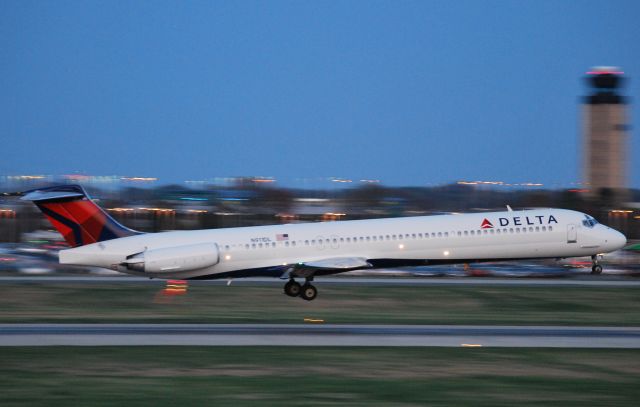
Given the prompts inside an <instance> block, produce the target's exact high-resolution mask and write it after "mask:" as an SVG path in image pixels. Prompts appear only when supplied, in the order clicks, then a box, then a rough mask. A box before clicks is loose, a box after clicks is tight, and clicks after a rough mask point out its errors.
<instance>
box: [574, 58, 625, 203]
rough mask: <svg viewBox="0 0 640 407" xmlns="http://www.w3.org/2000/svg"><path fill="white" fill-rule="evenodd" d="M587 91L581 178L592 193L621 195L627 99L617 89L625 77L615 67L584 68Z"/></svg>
mask: <svg viewBox="0 0 640 407" xmlns="http://www.w3.org/2000/svg"><path fill="white" fill-rule="evenodd" d="M586 80H587V83H588V84H589V88H590V91H591V93H590V94H589V95H588V96H586V97H585V98H584V101H583V137H584V150H583V173H582V178H583V182H585V183H586V184H587V185H586V187H587V188H588V189H589V190H590V191H591V194H592V196H601V195H602V194H603V193H605V191H608V192H609V193H610V194H612V195H614V196H617V197H622V196H624V195H625V189H626V187H627V156H628V143H627V127H628V126H627V114H626V104H627V100H626V98H625V97H624V96H621V95H620V94H619V93H618V91H619V89H620V88H621V87H622V85H623V82H624V80H625V78H624V73H623V72H622V71H621V70H620V69H619V68H616V67H595V68H592V69H591V71H589V72H587V77H586Z"/></svg>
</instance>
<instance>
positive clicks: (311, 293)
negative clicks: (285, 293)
mask: <svg viewBox="0 0 640 407" xmlns="http://www.w3.org/2000/svg"><path fill="white" fill-rule="evenodd" d="M317 296H318V290H317V289H316V288H315V287H314V286H312V285H311V284H309V283H306V284H305V285H303V286H302V291H301V292H300V297H302V299H305V300H307V301H311V300H313V299H314V298H316V297H317Z"/></svg>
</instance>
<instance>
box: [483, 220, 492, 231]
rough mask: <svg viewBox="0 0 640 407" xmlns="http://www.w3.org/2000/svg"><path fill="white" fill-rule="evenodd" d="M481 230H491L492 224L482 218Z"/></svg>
mask: <svg viewBox="0 0 640 407" xmlns="http://www.w3.org/2000/svg"><path fill="white" fill-rule="evenodd" d="M480 228H481V229H493V224H492V223H491V222H489V219H487V218H484V220H483V221H482V224H481V225H480Z"/></svg>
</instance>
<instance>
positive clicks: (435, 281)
mask: <svg viewBox="0 0 640 407" xmlns="http://www.w3.org/2000/svg"><path fill="white" fill-rule="evenodd" d="M285 282H286V281H283V280H281V279H278V278H268V277H252V278H241V279H235V280H231V282H230V281H229V280H191V281H189V285H191V286H206V285H227V284H233V285H277V286H281V285H283V284H284V283H285ZM15 283H28V284H30V283H46V284H106V283H113V284H141V285H144V284H152V285H158V286H162V285H165V284H166V280H159V279H149V278H143V277H127V276H112V277H103V276H5V277H0V285H2V284H15ZM314 284H317V285H318V286H321V285H323V284H331V285H361V286H375V285H380V286H416V285H418V286H438V285H478V286H490V285H499V286H581V287H640V280H638V279H637V278H625V277H604V276H595V277H591V276H582V277H575V278H494V277H462V278H460V277H319V278H317V279H316V280H315V282H314Z"/></svg>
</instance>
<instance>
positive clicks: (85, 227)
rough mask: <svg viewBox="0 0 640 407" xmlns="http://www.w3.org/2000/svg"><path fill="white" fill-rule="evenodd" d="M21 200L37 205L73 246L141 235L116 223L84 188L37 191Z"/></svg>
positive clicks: (58, 187)
mask: <svg viewBox="0 0 640 407" xmlns="http://www.w3.org/2000/svg"><path fill="white" fill-rule="evenodd" d="M21 199H23V200H26V201H32V202H33V203H34V204H36V206H37V207H38V208H39V209H40V210H41V211H42V213H44V214H45V216H46V217H47V219H49V221H50V222H51V224H52V225H53V226H54V227H55V228H56V229H57V230H58V232H60V234H62V236H63V237H64V239H65V240H66V241H67V243H68V244H69V246H71V247H78V246H84V245H87V244H91V243H96V242H102V241H105V240H111V239H117V238H120V237H126V236H132V235H136V234H140V232H136V231H135V230H131V229H129V228H126V227H124V226H122V225H121V224H119V223H118V222H116V221H115V220H114V219H113V218H112V217H111V216H109V215H108V214H107V213H106V212H104V211H103V210H102V209H101V208H100V207H99V206H98V205H96V204H95V203H94V202H93V201H92V200H91V199H90V198H89V196H88V195H87V192H86V191H85V190H84V188H82V187H81V186H80V185H61V186H55V187H48V188H39V189H34V190H31V191H27V192H24V193H23V196H22V198H21Z"/></svg>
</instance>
